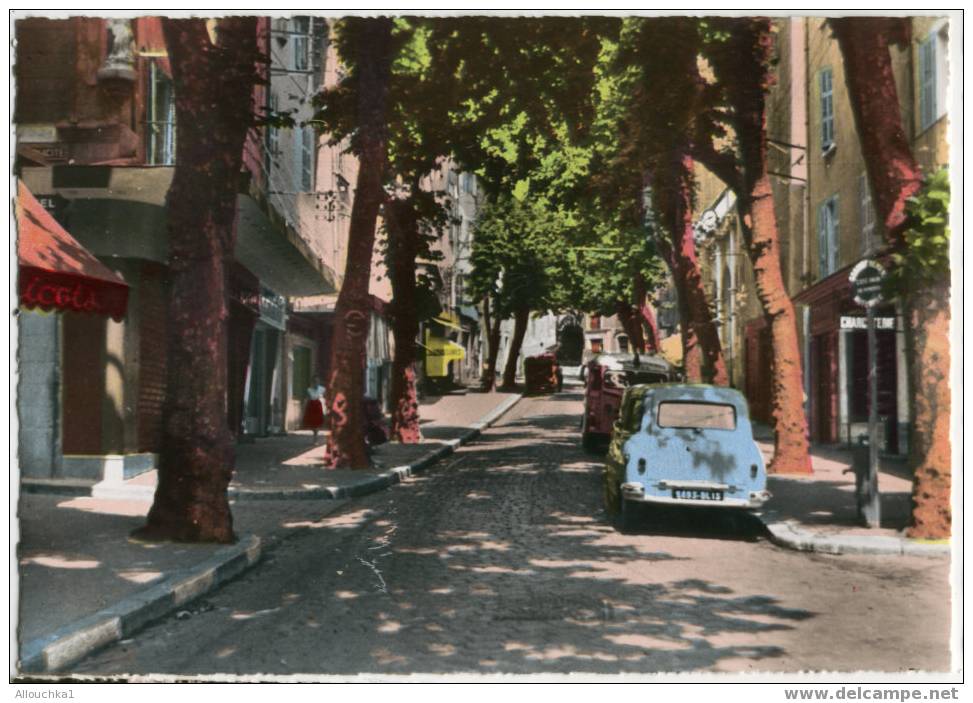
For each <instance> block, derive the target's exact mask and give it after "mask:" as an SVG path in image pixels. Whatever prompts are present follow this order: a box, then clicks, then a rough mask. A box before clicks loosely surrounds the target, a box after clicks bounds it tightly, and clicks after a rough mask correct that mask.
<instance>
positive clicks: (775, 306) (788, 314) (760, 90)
mask: <svg viewBox="0 0 973 703" xmlns="http://www.w3.org/2000/svg"><path fill="white" fill-rule="evenodd" d="M727 22H728V23H731V24H732V25H733V26H734V31H733V40H732V41H733V44H731V49H732V50H731V51H730V52H727V53H722V54H721V55H720V58H723V60H724V61H726V63H725V64H724V63H723V61H720V62H719V63H717V71H718V73H719V77H720V79H721V80H722V81H723V83H724V85H725V90H726V92H727V95H728V97H729V102H730V104H731V106H732V108H733V126H734V128H735V131H736V136H737V141H738V143H739V145H740V147H739V148H740V152H741V154H742V156H743V171H742V173H741V174H740V177H739V178H733V179H732V180H731V181H730V182H728V183H727V185H729V186H730V187H731V188H733V190H734V191H735V192H736V195H737V210H738V212H739V214H740V220H741V223H742V230H743V238H744V241H745V243H746V247H747V254H748V255H749V257H750V263H751V265H752V266H753V277H754V286H755V288H756V294H757V299H758V300H759V301H760V305H761V307H762V309H763V314H764V318H765V319H766V321H767V325H768V327H769V328H770V337H771V346H772V349H773V355H772V358H771V368H770V373H771V394H772V398H773V411H772V413H773V418H774V458H773V460H772V461H771V462H770V465H769V466H768V467H767V471H768V472H769V473H787V474H809V473H811V455H810V444H809V441H808V427H807V416H806V415H805V414H804V403H803V398H804V384H803V381H802V372H801V352H800V344H799V343H798V338H797V316H796V314H795V313H794V303H793V302H792V301H791V298H790V295H788V293H787V287H786V285H785V283H784V276H783V274H782V272H781V268H780V233H779V231H778V229H777V218H776V215H775V213H774V193H773V189H772V187H771V184H770V177H769V176H768V174H767V103H766V90H767V88H768V87H769V86H770V83H771V75H770V58H771V51H772V47H773V42H772V38H771V33H770V29H771V27H770V20H769V19H767V18H765V17H759V18H741V19H735V20H727Z"/></svg>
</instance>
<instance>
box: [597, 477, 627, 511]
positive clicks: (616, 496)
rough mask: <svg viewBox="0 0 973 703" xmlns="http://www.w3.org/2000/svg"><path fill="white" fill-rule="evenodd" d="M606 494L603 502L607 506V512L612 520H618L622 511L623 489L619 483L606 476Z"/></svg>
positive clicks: (603, 496) (604, 493)
mask: <svg viewBox="0 0 973 703" xmlns="http://www.w3.org/2000/svg"><path fill="white" fill-rule="evenodd" d="M603 483H604V487H605V488H604V492H603V495H602V500H603V502H604V504H605V512H606V513H608V518H609V519H610V520H616V519H618V516H619V514H620V513H621V509H622V505H621V502H622V489H621V486H620V485H619V484H618V482H617V481H613V480H612V479H611V477H610V476H606V477H605V479H604V481H603Z"/></svg>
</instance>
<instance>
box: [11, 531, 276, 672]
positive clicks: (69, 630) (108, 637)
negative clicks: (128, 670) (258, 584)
mask: <svg viewBox="0 0 973 703" xmlns="http://www.w3.org/2000/svg"><path fill="white" fill-rule="evenodd" d="M261 553H262V543H261V540H260V538H259V537H257V536H255V535H244V536H243V537H241V538H240V540H239V542H237V543H236V544H234V545H230V546H228V547H224V548H222V549H220V550H218V551H217V552H216V553H215V554H214V555H213V556H212V557H210V558H209V559H207V560H206V561H204V562H202V563H201V564H197V565H196V566H193V567H190V568H187V569H182V570H180V571H177V572H175V573H173V574H172V575H171V576H169V577H168V578H166V579H164V580H163V581H161V582H159V583H157V584H155V585H153V586H150V587H149V588H146V589H145V590H143V591H139V592H138V593H135V594H133V595H131V596H129V597H128V598H125V599H123V600H121V601H119V602H118V603H116V604H115V605H113V606H111V607H108V608H105V609H104V610H101V611H99V612H97V613H95V614H94V615H89V616H88V617H85V618H82V619H81V620H78V621H76V622H73V623H71V624H69V625H65V626H64V627H61V628H59V629H58V630H55V631H54V632H52V633H51V634H49V635H45V636H43V637H38V638H37V639H34V640H32V641H30V642H27V643H25V644H24V646H23V647H22V648H21V650H20V661H19V669H20V671H21V672H23V673H31V672H45V671H55V670H57V669H61V668H63V667H65V666H68V665H70V664H73V663H74V662H76V661H78V660H80V659H82V658H84V657H86V656H87V655H88V654H90V653H91V652H93V651H95V650H96V649H100V648H101V647H104V646H106V645H108V644H112V643H113V642H117V641H119V640H121V639H124V638H125V637H128V636H129V635H131V634H132V633H134V632H135V631H137V630H139V629H141V628H142V627H144V626H145V625H146V624H148V623H150V622H151V621H153V620H157V619H159V618H161V617H163V616H165V615H166V614H168V613H169V612H170V611H172V610H174V609H175V608H178V607H179V606H180V605H185V604H187V603H189V602H191V601H193V600H195V599H196V598H198V597H200V596H202V595H203V594H205V593H208V592H209V591H212V590H214V589H216V588H217V587H219V586H221V585H222V584H224V583H226V582H227V581H229V580H230V579H233V578H235V577H237V576H239V575H240V574H241V573H243V572H244V571H246V570H247V569H249V568H250V567H252V566H253V565H255V564H256V563H257V562H258V561H259V560H260V557H261Z"/></svg>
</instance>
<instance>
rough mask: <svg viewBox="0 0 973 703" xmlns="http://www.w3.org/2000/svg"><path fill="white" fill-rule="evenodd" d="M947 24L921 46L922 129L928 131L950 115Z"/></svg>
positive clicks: (920, 96)
mask: <svg viewBox="0 0 973 703" xmlns="http://www.w3.org/2000/svg"><path fill="white" fill-rule="evenodd" d="M947 47H948V43H947V35H946V24H945V23H944V24H943V25H942V27H940V28H938V29H935V30H933V31H932V32H930V33H929V36H928V37H926V39H925V40H924V41H923V42H922V43H920V44H919V129H920V131H925V130H926V129H928V128H929V127H931V126H932V125H933V124H934V123H935V122H936V121H937V120H939V118H940V117H942V116H943V115H945V114H946V78H947V66H946V59H947Z"/></svg>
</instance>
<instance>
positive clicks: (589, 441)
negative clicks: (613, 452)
mask: <svg viewBox="0 0 973 703" xmlns="http://www.w3.org/2000/svg"><path fill="white" fill-rule="evenodd" d="M581 446H582V447H584V450H585V451H586V452H588V453H589V454H596V453H598V437H596V436H595V435H593V434H591V433H590V432H584V433H582V434H581Z"/></svg>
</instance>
